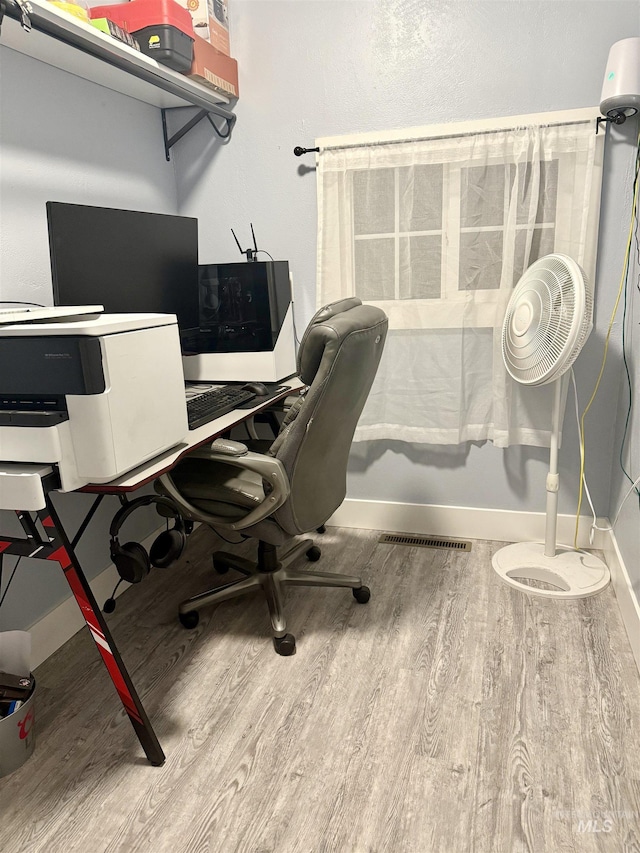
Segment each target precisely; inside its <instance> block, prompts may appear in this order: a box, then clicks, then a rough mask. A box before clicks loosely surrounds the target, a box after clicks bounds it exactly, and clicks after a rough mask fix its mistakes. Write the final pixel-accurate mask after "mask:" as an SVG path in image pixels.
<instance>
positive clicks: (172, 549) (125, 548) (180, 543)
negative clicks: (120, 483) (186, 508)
mask: <svg viewBox="0 0 640 853" xmlns="http://www.w3.org/2000/svg"><path fill="white" fill-rule="evenodd" d="M149 504H156V505H158V506H164V507H166V508H167V509H168V510H170V511H171V515H172V516H173V519H174V526H173V527H172V528H171V529H170V530H164V531H163V532H162V533H161V534H160V535H159V536H158V537H157V538H156V539H155V541H154V542H153V544H152V546H151V548H150V549H149V553H148V554H147V552H146V551H145V549H144V548H143V547H142V545H141V544H140V543H139V542H125V544H124V545H121V544H120V543H119V542H118V531H119V530H120V527H121V526H122V525H123V523H124V522H125V521H126V519H127V518H128V517H129V516H130V515H131V513H132V512H134V511H135V510H136V509H138V507H140V506H149ZM109 536H110V537H111V542H110V544H109V550H110V553H111V559H112V560H113V564H114V566H115V567H116V569H117V571H118V574H119V575H120V577H121V578H122V580H124V581H127V583H140V581H141V580H143V579H144V578H145V577H146V576H147V575H148V574H149V571H150V569H151V566H156V567H157V568H159V569H166V568H167V566H170V565H171V563H173V562H174V561H175V560H177V559H178V557H179V556H180V554H182V551H183V550H184V546H185V544H186V541H187V534H186V531H185V524H184V520H183V518H182V516H181V515H180V513H179V512H178V510H177V509H176V507H175V505H174V504H173V502H172V501H171V500H169V498H165V497H162V496H156V495H144V496H143V497H140V498H136V500H134V501H131V502H130V503H127V504H125V505H124V506H123V507H122V508H121V509H120V510H118V512H117V513H116V514H115V515H114V517H113V521H112V522H111V527H110V528H109Z"/></svg>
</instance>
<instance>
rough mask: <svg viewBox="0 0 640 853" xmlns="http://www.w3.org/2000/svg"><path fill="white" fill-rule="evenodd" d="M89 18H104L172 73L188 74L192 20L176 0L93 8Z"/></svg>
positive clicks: (135, 1) (145, 0)
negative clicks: (125, 32)
mask: <svg viewBox="0 0 640 853" xmlns="http://www.w3.org/2000/svg"><path fill="white" fill-rule="evenodd" d="M89 14H90V16H91V17H92V18H107V19H108V20H109V21H113V22H114V24H117V25H118V26H119V27H122V29H123V30H126V31H127V32H128V33H131V34H132V35H135V37H136V39H137V40H138V42H139V44H140V50H141V51H142V52H143V53H146V54H147V56H151V57H152V58H153V59H157V60H158V62H162V63H163V64H164V65H168V66H169V67H170V68H173V69H174V70H175V71H188V70H189V69H190V68H191V62H192V59H193V40H194V31H193V20H192V18H191V15H190V14H189V12H188V11H187V9H184V8H183V7H182V6H180V5H179V4H178V3H176V0H131V2H129V3H116V4H115V5H112V6H93V7H92V8H91V9H89Z"/></svg>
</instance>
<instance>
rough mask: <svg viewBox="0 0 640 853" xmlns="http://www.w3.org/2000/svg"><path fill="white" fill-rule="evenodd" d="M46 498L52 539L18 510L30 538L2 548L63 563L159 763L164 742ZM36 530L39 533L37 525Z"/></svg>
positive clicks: (44, 517)
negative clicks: (40, 537)
mask: <svg viewBox="0 0 640 853" xmlns="http://www.w3.org/2000/svg"><path fill="white" fill-rule="evenodd" d="M45 500H46V503H47V507H46V509H43V510H39V511H38V516H39V518H40V521H41V522H42V525H43V527H44V529H45V530H46V532H47V535H48V538H49V543H48V544H39V543H38V541H37V538H36V537H35V536H34V535H30V534H29V527H30V526H32V525H33V522H31V516H30V515H29V514H28V513H22V512H18V513H17V515H18V517H19V518H20V520H21V523H22V526H23V529H24V530H25V532H26V533H27V540H26V541H25V540H24V539H23V540H15V539H13V540H10V541H6V542H5V541H3V542H0V550H2V551H3V552H4V553H5V554H11V553H13V554H21V555H23V556H25V557H33V558H36V559H44V560H52V561H53V562H57V563H59V564H60V567H61V569H62V571H63V572H64V576H65V578H66V579H67V583H68V584H69V586H70V587H71V592H72V593H73V596H74V598H75V600H76V601H77V602H78V606H79V607H80V610H81V612H82V615H83V616H84V620H85V622H86V623H87V625H88V626H89V630H90V631H91V636H92V637H93V639H94V642H95V644H96V646H97V647H98V651H99V652H100V654H101V655H102V660H103V661H104V663H105V665H106V667H107V670H108V672H109V675H110V676H111V680H112V681H113V684H114V687H115V688H116V690H117V691H118V695H119V696H120V699H121V701H122V704H123V705H124V709H125V711H126V712H127V715H128V717H129V719H130V720H131V725H132V726H133V728H134V730H135V733H136V735H137V736H138V740H139V741H140V744H141V746H142V748H143V750H144V752H145V755H146V756H147V758H148V759H149V761H150V762H151V764H153V765H156V766H159V765H160V764H163V763H164V759H165V756H164V752H163V751H162V747H161V746H160V742H159V741H158V738H157V737H156V733H155V732H154V730H153V727H152V726H151V723H150V721H149V718H148V717H147V714H146V711H145V710H144V707H143V705H142V702H141V701H140V699H139V697H138V694H137V693H136V690H135V687H134V686H133V683H132V681H131V678H130V677H129V673H128V672H127V669H126V667H125V665H124V663H123V661H122V658H121V657H120V654H119V652H118V649H117V647H116V644H115V642H114V640H113V637H112V636H111V632H110V631H109V628H108V626H107V623H106V622H105V620H104V617H103V615H102V613H101V611H100V607H99V606H98V604H97V602H96V600H95V598H94V595H93V593H92V592H91V587H90V586H89V583H88V582H87V579H86V577H85V575H84V572H83V571H82V569H81V567H80V563H79V562H78V559H77V557H76V555H75V552H74V550H73V548H72V546H71V543H70V542H69V539H68V538H67V535H66V533H65V530H64V527H63V526H62V524H61V522H60V519H59V517H58V515H57V513H56V511H55V508H54V507H53V505H52V503H51V500H50V498H49V496H46V498H45ZM27 519H28V521H27ZM29 522H30V524H29ZM32 533H35V530H34V529H33V530H32ZM7 539H8V537H7ZM2 546H4V548H3V547H2Z"/></svg>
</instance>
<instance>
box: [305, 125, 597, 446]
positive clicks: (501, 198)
mask: <svg viewBox="0 0 640 853" xmlns="http://www.w3.org/2000/svg"><path fill="white" fill-rule="evenodd" d="M596 114H597V112H596V111H595V110H574V111H570V112H568V113H567V112H565V113H558V114H553V113H552V114H545V115H544V116H520V117H517V118H515V119H514V118H509V119H500V120H494V121H492V122H484V123H480V122H474V123H468V124H465V125H440V126H439V127H434V128H419V129H414V130H411V131H402V132H395V138H390V137H389V135H387V137H386V138H385V137H384V136H383V135H379V136H377V137H376V136H372V135H370V134H367V135H365V136H363V137H344V138H339V137H338V138H335V137H334V138H331V139H320V140H317V141H316V144H317V145H318V146H319V147H320V153H319V154H318V160H317V163H318V172H317V174H318V224H319V231H318V303H319V305H323V304H326V303H328V302H331V301H333V300H335V299H340V298H342V297H345V296H352V295H356V296H359V297H360V298H361V299H362V300H363V301H366V302H371V303H373V304H376V305H379V306H380V307H381V308H382V309H383V310H384V311H386V313H387V314H388V316H389V320H390V329H391V331H390V334H389V338H388V342H387V345H386V349H385V353H384V356H383V360H382V363H381V366H380V370H379V373H378V376H377V378H376V382H375V384H374V388H373V389H372V392H371V395H370V397H369V401H368V403H367V406H366V408H365V410H364V412H363V416H362V418H361V420H360V424H359V426H358V430H357V432H356V440H370V439H385V438H386V439H395V440H400V441H407V442H412V443H429V444H449V445H451V444H460V443H463V442H465V441H483V440H490V441H493V443H494V444H496V445H497V446H499V447H507V446H508V445H509V444H533V445H548V443H549V412H550V407H551V402H550V401H551V397H550V392H549V389H547V388H538V389H534V388H525V389H523V388H521V387H520V386H518V385H517V383H515V382H513V381H512V380H511V379H510V377H509V376H508V374H507V373H506V371H505V369H504V366H503V363H502V356H501V350H500V333H501V327H502V319H503V316H504V313H505V309H506V305H507V302H508V300H509V296H510V293H511V290H512V289H513V287H514V285H515V284H516V283H517V281H518V279H519V277H520V276H521V275H522V273H523V271H524V270H525V269H526V268H527V267H528V266H529V265H530V264H531V263H532V262H533V261H534V260H536V259H537V258H539V257H542V256H543V255H546V254H549V253H550V252H554V251H555V252H563V253H565V254H567V255H570V256H571V257H572V258H574V259H575V260H576V261H577V262H578V263H579V264H580V265H581V266H582V267H583V268H584V269H585V272H586V273H587V275H588V276H589V277H590V278H591V280H593V275H594V271H595V255H596V243H597V228H598V217H599V204H600V184H601V179H602V151H603V138H604V134H603V133H600V134H598V135H596V124H595V119H596Z"/></svg>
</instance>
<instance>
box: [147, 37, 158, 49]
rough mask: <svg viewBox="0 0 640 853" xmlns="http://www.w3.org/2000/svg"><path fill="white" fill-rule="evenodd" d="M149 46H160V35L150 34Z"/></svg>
mask: <svg viewBox="0 0 640 853" xmlns="http://www.w3.org/2000/svg"><path fill="white" fill-rule="evenodd" d="M149 47H150V48H151V47H160V36H149Z"/></svg>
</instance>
